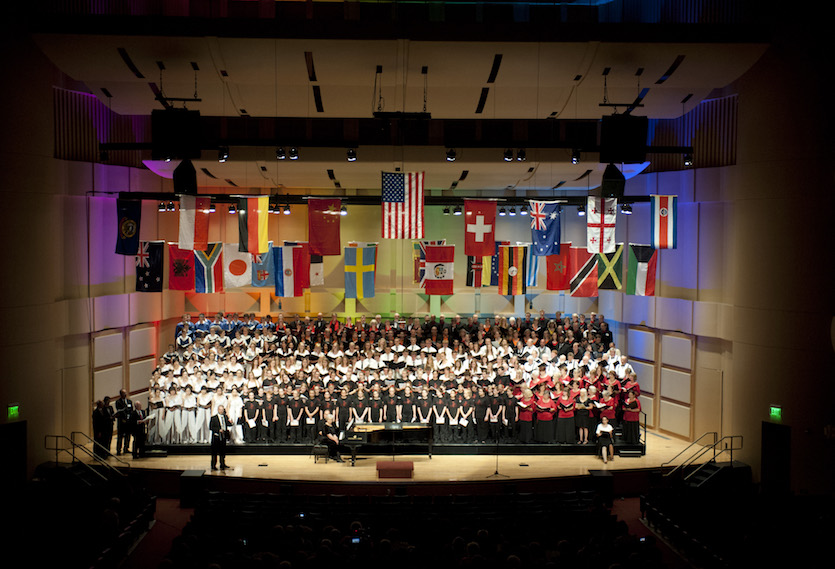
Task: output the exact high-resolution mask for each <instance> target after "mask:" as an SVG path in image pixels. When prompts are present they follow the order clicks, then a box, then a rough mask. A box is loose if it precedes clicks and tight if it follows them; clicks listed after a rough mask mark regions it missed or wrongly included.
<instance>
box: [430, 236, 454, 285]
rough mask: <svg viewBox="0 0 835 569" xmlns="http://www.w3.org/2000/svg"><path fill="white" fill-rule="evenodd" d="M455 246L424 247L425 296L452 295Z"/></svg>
mask: <svg viewBox="0 0 835 569" xmlns="http://www.w3.org/2000/svg"><path fill="white" fill-rule="evenodd" d="M454 262H455V245H435V246H432V245H427V246H426V280H425V281H424V282H425V283H426V294H452V281H453V279H454V277H455V271H454V270H453V265H454Z"/></svg>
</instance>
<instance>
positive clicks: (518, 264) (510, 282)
mask: <svg viewBox="0 0 835 569" xmlns="http://www.w3.org/2000/svg"><path fill="white" fill-rule="evenodd" d="M527 260H528V248H527V247H511V246H504V245H502V246H501V247H499V294H501V295H508V296H516V295H518V294H525V293H526V292H527V287H526V286H525V279H526V277H527V270H528V268H527V267H528V266H527Z"/></svg>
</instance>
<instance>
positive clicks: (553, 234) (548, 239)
mask: <svg viewBox="0 0 835 569" xmlns="http://www.w3.org/2000/svg"><path fill="white" fill-rule="evenodd" d="M530 217H531V240H532V241H533V247H532V248H531V249H532V250H533V254H534V255H539V256H542V255H559V254H560V205H559V204H558V203H557V202H536V201H531V212H530Z"/></svg>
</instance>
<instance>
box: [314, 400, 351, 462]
mask: <svg viewBox="0 0 835 569" xmlns="http://www.w3.org/2000/svg"><path fill="white" fill-rule="evenodd" d="M319 437H320V440H321V442H322V444H323V445H327V447H328V457H329V458H332V459H333V460H335V461H336V462H345V461H344V460H342V457H341V456H339V430H338V429H337V427H336V425H334V423H333V413H332V412H331V411H325V419H324V421H323V422H322V426H321V427H320V429H319Z"/></svg>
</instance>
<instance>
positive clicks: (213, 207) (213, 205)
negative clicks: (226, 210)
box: [209, 202, 217, 213]
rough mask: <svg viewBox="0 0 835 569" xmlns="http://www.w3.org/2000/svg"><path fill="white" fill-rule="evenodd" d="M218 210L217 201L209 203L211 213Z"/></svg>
mask: <svg viewBox="0 0 835 569" xmlns="http://www.w3.org/2000/svg"><path fill="white" fill-rule="evenodd" d="M216 211H217V207H215V202H212V203H210V204H209V213H214V212H216Z"/></svg>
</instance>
